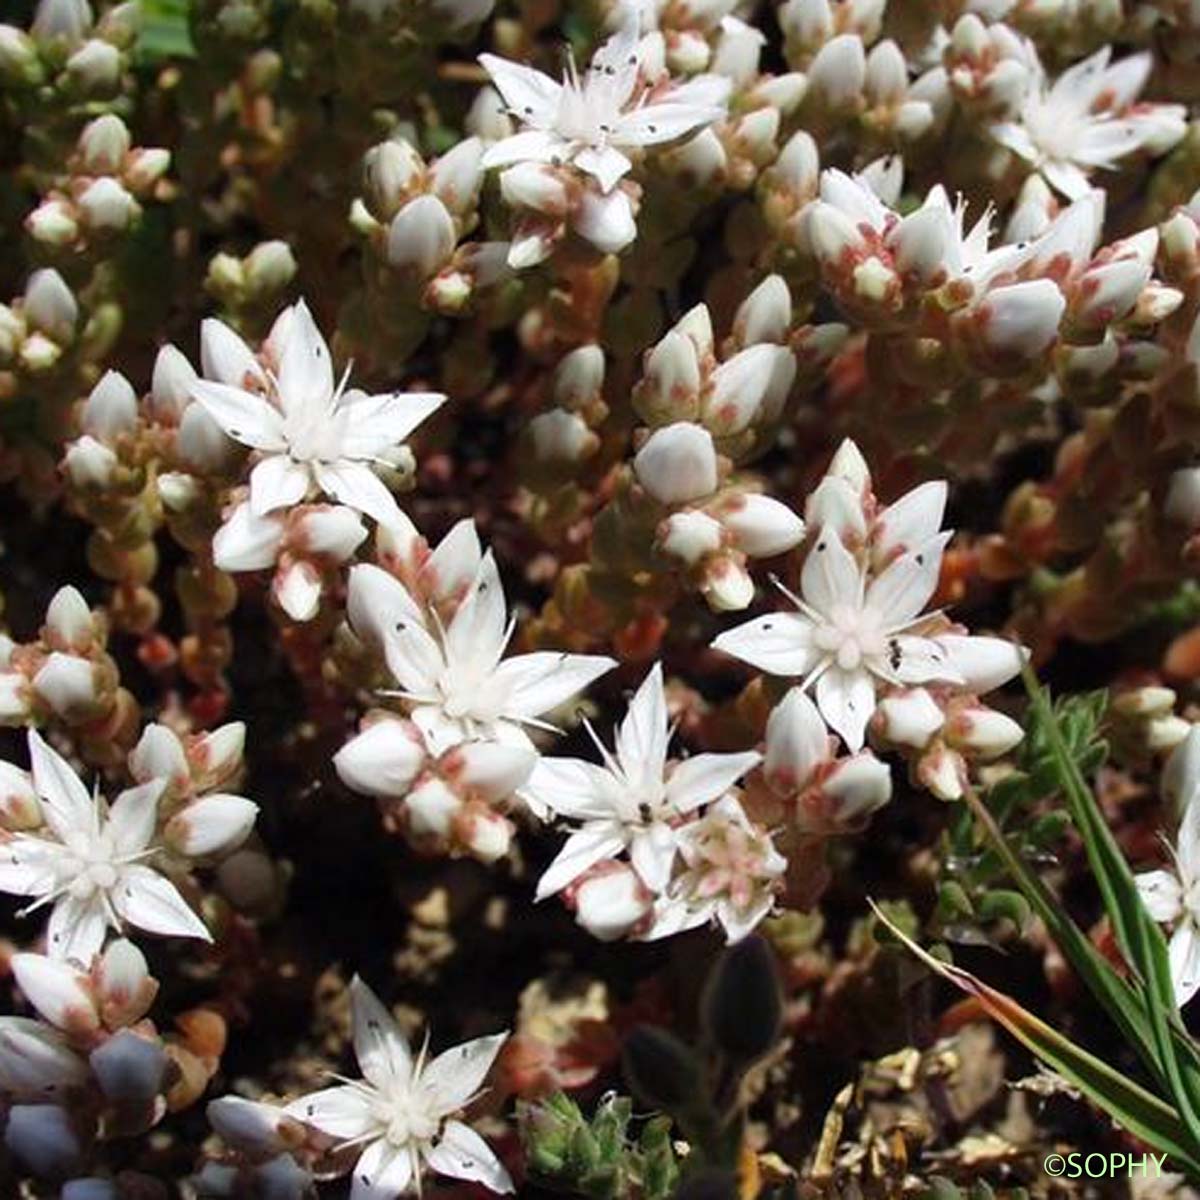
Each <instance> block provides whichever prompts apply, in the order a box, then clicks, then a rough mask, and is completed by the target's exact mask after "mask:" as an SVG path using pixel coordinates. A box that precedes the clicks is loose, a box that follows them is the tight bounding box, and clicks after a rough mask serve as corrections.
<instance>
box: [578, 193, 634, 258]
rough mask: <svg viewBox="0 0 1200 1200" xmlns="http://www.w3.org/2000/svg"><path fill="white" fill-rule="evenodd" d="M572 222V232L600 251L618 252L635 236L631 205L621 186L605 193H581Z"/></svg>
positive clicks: (606, 252) (607, 252)
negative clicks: (573, 230)
mask: <svg viewBox="0 0 1200 1200" xmlns="http://www.w3.org/2000/svg"><path fill="white" fill-rule="evenodd" d="M573 225H574V229H575V232H576V233H577V234H579V236H580V237H581V238H583V239H584V240H585V241H588V242H591V243H592V245H593V246H595V247H596V249H597V250H599V251H600V252H601V253H602V254H620V252H621V251H622V250H624V249H625V247H626V246H628V245H629V244H630V243H631V242H632V241H633V240H634V238H636V237H637V223H636V222H635V221H634V219H633V205H632V204H631V203H630V201H629V196H628V195H627V194H626V193H625V192H624V191H622V190H621V189H620V188H614V189H613V191H611V192H609V193H608V194H607V195H602V194H601V193H599V192H595V191H591V190H588V191H586V192H584V193H583V197H582V198H581V199H580V201H579V207H578V208H577V209H576V210H575V216H574V221H573Z"/></svg>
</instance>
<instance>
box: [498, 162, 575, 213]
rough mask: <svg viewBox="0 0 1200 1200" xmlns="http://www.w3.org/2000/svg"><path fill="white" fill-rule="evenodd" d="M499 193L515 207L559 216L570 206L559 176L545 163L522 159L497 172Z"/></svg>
mask: <svg viewBox="0 0 1200 1200" xmlns="http://www.w3.org/2000/svg"><path fill="white" fill-rule="evenodd" d="M500 195H501V196H503V197H504V201H505V203H506V204H511V205H512V206H513V207H514V208H531V209H533V210H534V212H540V213H544V214H545V215H546V216H548V217H561V216H563V215H564V214H565V213H566V211H567V209H568V208H569V207H570V203H571V201H570V197H569V196H568V194H567V188H566V184H565V183H564V182H563V180H562V177H561V176H560V175H559V174H558V172H556V171H555V170H554V169H553V168H551V167H548V166H546V165H545V164H544V163H533V162H524V163H517V165H516V166H513V167H509V168H508V170H506V171H502V172H501V173H500Z"/></svg>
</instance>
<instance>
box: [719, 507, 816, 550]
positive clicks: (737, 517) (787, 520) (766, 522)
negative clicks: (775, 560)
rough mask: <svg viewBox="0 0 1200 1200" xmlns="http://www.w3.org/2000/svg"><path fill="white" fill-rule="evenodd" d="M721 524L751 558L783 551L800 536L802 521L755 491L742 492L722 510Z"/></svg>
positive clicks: (796, 541)
mask: <svg viewBox="0 0 1200 1200" xmlns="http://www.w3.org/2000/svg"><path fill="white" fill-rule="evenodd" d="M721 524H722V525H724V526H725V528H726V529H728V530H729V532H730V533H731V534H732V535H733V544H734V545H735V546H736V547H737V548H738V549H739V550H741V551H742V553H743V554H748V555H749V556H750V557H751V558H771V557H773V556H774V555H776V554H783V553H785V552H786V551H788V550H791V549H792V548H793V547H794V546H798V545H799V544H800V542H801V541H802V540H803V538H804V522H803V521H802V520H801V519H800V518H799V517H798V516H797V515H796V514H795V513H794V512H792V510H791V509H790V508H788V506H787V505H786V504H783V503H781V502H780V501H779V500H775V499H772V497H770V496H763V495H760V494H759V493H757V492H746V493H744V494H743V495H741V496H739V497H738V498H737V499H736V500H735V501H734V502H733V503H732V504H731V505H730V506H729V507H728V508H725V509H723V510H722V512H721Z"/></svg>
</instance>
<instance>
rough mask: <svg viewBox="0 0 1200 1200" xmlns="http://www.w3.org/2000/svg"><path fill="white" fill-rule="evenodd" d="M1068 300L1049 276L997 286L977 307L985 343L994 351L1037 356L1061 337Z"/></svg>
mask: <svg viewBox="0 0 1200 1200" xmlns="http://www.w3.org/2000/svg"><path fill="white" fill-rule="evenodd" d="M1065 308H1066V301H1065V300H1064V299H1063V295H1062V292H1060V291H1059V290H1058V288H1057V287H1055V285H1054V284H1053V283H1051V282H1050V280H1048V279H1034V280H1030V281H1029V282H1028V283H1014V284H1012V285H1010V286H1009V287H1002V288H996V289H995V290H993V291H991V292H989V293H988V296H987V299H986V300H984V302H983V303H982V304H980V305H979V307H978V308H977V309H976V311H975V319H976V320H977V321H978V323H979V329H980V332H981V334H982V337H983V341H984V344H985V345H986V346H987V348H988V350H989V351H990V352H991V353H993V354H998V355H1002V356H1005V357H1019V358H1021V359H1034V358H1037V357H1038V356H1039V355H1041V354H1043V353H1045V351H1046V350H1048V349H1049V348H1050V346H1051V345H1052V344H1053V343H1054V340H1055V338H1057V337H1058V324H1059V321H1060V320H1062V315H1063V310H1064V309H1065Z"/></svg>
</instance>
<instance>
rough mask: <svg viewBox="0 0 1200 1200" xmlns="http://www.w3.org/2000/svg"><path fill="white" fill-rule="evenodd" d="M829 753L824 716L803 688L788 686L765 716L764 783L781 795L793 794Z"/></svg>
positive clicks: (827, 733) (825, 759)
mask: <svg viewBox="0 0 1200 1200" xmlns="http://www.w3.org/2000/svg"><path fill="white" fill-rule="evenodd" d="M829 757H830V755H829V731H828V730H827V729H826V728H825V720H824V718H823V717H822V716H821V714H820V712H818V711H817V706H816V705H815V704H814V703H813V702H812V700H811V699H810V698H809V697H808V695H807V694H806V693H805V692H804V690H803V689H802V688H799V687H793V688H790V689H789V690H788V693H787V695H785V696H784V698H783V699H782V700H781V701H780V702H779V703H778V704H777V705H776V706H775V707H774V708H773V709H772V710H771V715H770V716H769V717H768V718H767V731H766V753H765V755H764V759H763V772H764V774H765V776H766V780H767V783H768V784H769V785H770V787H771V788H772V789H773V790H774V791H776V792H778V793H780V794H781V795H790V794H795V793H796V792H798V791H800V790H801V789H802V788H804V786H805V785H806V784H807V783H808V780H809V777H810V776H811V775H812V773H813V772H814V771H815V770H816V769H817V767H818V766H820V764H821V763H823V762H825V761H827V760H828V758H829Z"/></svg>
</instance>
